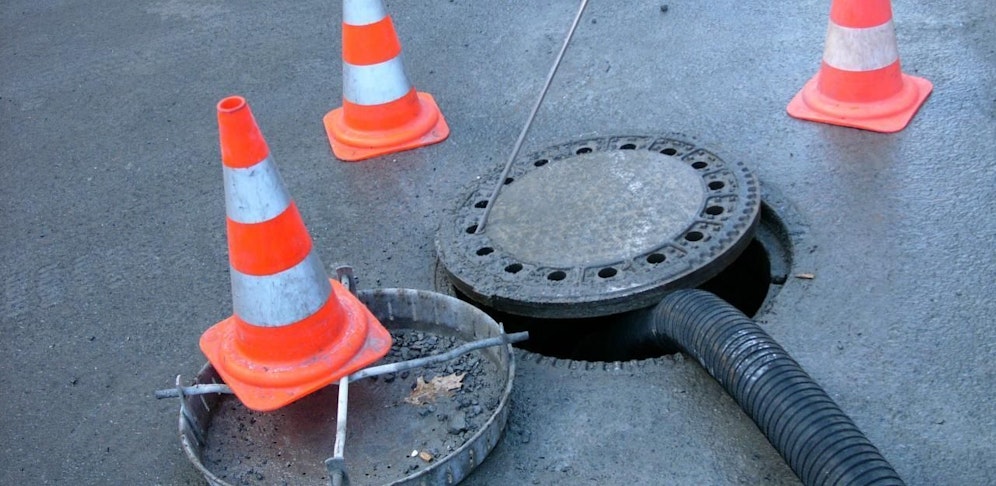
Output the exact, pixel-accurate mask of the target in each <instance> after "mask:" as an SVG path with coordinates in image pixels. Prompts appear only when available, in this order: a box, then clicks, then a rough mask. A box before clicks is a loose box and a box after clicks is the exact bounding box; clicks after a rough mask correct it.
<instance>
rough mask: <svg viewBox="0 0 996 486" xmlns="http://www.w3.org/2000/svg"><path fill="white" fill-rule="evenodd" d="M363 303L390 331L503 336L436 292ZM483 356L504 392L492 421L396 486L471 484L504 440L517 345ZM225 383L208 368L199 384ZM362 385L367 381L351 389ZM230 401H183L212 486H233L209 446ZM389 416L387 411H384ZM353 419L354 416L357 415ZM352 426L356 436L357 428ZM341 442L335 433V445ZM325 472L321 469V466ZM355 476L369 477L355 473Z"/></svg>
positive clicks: (182, 421)
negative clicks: (207, 458)
mask: <svg viewBox="0 0 996 486" xmlns="http://www.w3.org/2000/svg"><path fill="white" fill-rule="evenodd" d="M357 297H358V298H359V299H360V301H361V302H363V304H364V305H366V306H367V307H368V308H369V309H370V311H371V312H372V313H373V314H374V315H375V316H376V317H377V318H378V319H379V320H380V321H381V323H382V324H383V325H384V327H385V328H387V329H388V330H390V331H396V330H403V329H414V330H421V331H427V332H435V333H439V334H443V335H451V336H457V337H459V338H460V339H462V340H465V341H474V340H479V339H486V338H490V337H496V336H500V335H501V334H502V332H503V331H502V329H501V326H500V325H499V324H498V323H496V322H495V321H494V320H493V319H491V318H490V317H488V315H487V314H485V313H484V312H482V311H480V310H478V309H477V308H475V307H473V306H472V305H470V304H467V303H465V302H462V301H460V300H458V299H456V298H453V297H450V296H446V295H442V294H438V293H435V292H429V291H423V290H410V289H376V290H361V291H359V292H358V293H357ZM480 352H481V353H482V354H483V356H484V357H485V358H486V359H487V360H489V361H491V362H493V363H494V364H495V365H496V366H497V369H498V371H499V381H500V382H499V383H498V386H499V387H500V389H501V392H500V399H499V401H498V405H497V406H496V407H495V408H494V410H492V411H490V416H489V417H488V418H487V420H486V421H485V422H484V423H483V424H482V425H481V427H480V428H479V429H478V430H477V431H476V432H475V433H474V434H473V435H472V436H470V437H469V438H467V440H466V441H465V442H464V443H463V445H462V446H460V447H458V448H457V449H455V450H453V451H452V452H448V453H446V455H440V456H438V457H436V458H434V459H433V461H432V462H431V463H429V464H427V465H426V466H425V467H422V468H420V469H419V470H418V471H417V472H415V473H412V474H410V475H408V476H405V477H402V478H400V479H398V480H396V481H394V482H391V483H389V484H392V485H416V484H417V485H437V484H439V485H442V484H455V483H457V482H459V481H460V480H462V479H463V478H465V477H466V476H467V475H468V474H470V472H471V471H472V470H473V469H474V468H475V467H476V466H477V465H478V464H480V463H481V462H482V461H483V460H484V458H485V457H487V455H488V454H489V453H490V452H491V450H492V449H493V448H494V446H495V445H496V444H497V443H498V440H499V439H500V438H501V434H502V432H503V430H504V428H505V423H506V421H507V420H508V407H509V396H510V394H511V392H512V381H513V378H514V377H515V360H514V356H513V354H512V347H511V345H504V346H496V347H491V348H485V349H481V350H480ZM220 382H221V378H220V377H219V376H218V374H217V372H216V371H215V370H214V368H213V367H212V366H211V365H210V364H208V365H205V366H204V368H202V369H201V371H200V373H198V375H197V378H196V379H195V380H194V384H202V383H220ZM360 383H362V380H361V381H359V382H356V383H355V384H354V385H351V386H350V390H351V392H352V389H353V387H355V386H358V385H359V384H360ZM225 397H226V395H219V394H208V395H197V396H184V397H182V398H181V412H180V418H179V430H180V441H181V444H182V447H183V451H184V453H186V455H187V458H188V459H189V460H190V462H191V463H193V464H194V466H195V467H196V468H197V469H198V471H200V473H201V474H202V475H203V476H204V478H205V479H206V480H207V481H208V483H209V484H211V485H212V486H229V483H228V482H226V481H224V480H223V479H222V478H220V477H218V475H216V474H215V473H213V472H212V471H211V470H209V469H208V468H207V467H206V466H205V465H204V460H203V457H204V454H203V453H204V450H203V449H204V445H205V437H207V433H208V427H210V425H211V419H212V416H213V414H214V413H215V412H216V411H217V410H218V407H219V406H220V405H221V402H222V399H223V398H225ZM384 410H387V409H384ZM351 415H352V413H351ZM354 424H355V422H352V421H351V422H350V427H351V428H353V429H354V430H355V427H357V425H354ZM334 436H335V431H334V430H329V436H328V440H329V444H331V443H332V440H333V438H334ZM349 457H350V446H349V442H348V441H347V443H346V459H347V461H348V460H349ZM318 466H319V467H322V466H321V464H319V465H318ZM349 473H350V474H351V475H357V474H363V471H349Z"/></svg>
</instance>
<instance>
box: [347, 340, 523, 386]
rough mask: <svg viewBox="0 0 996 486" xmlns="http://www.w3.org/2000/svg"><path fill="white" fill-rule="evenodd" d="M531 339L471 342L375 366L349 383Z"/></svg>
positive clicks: (354, 375) (356, 375) (351, 378)
mask: <svg viewBox="0 0 996 486" xmlns="http://www.w3.org/2000/svg"><path fill="white" fill-rule="evenodd" d="M526 339H529V333H528V332H525V331H523V332H517V333H513V334H502V335H501V336H498V337H493V338H488V339H481V340H479V341H474V342H470V343H467V344H464V345H462V346H459V347H456V348H453V349H451V350H449V351H447V352H445V353H442V354H436V355H432V356H426V357H425V358H417V359H410V360H408V361H399V362H397V363H391V364H386V365H380V366H374V367H372V368H366V369H362V370H360V371H357V372H356V373H353V374H351V375H349V381H350V382H353V381H356V380H362V379H363V378H369V377H371V376H377V375H384V374H387V373H397V372H399V371H405V370H410V369H412V368H419V367H422V366H428V365H431V364H435V363H442V362H444V361H449V360H452V359H456V358H458V357H459V356H460V355H463V354H467V353H469V352H471V351H473V350H475V349H481V348H487V347H491V346H500V345H502V344H509V343H517V342H519V341H525V340H526Z"/></svg>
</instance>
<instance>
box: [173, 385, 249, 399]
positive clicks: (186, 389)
mask: <svg viewBox="0 0 996 486" xmlns="http://www.w3.org/2000/svg"><path fill="white" fill-rule="evenodd" d="M181 391H182V393H183V395H207V394H209V393H226V394H231V393H232V389H231V388H229V387H228V385H226V384H224V383H204V384H200V385H192V386H177V387H176V388H167V389H165V390H156V392H155V396H156V398H160V399H161V398H177V397H181ZM181 398H182V397H181Z"/></svg>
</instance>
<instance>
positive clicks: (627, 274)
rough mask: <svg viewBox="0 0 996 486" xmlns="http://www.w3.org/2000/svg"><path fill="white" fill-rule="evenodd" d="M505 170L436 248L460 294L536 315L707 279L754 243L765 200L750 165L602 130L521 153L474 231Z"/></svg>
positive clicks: (613, 305)
mask: <svg viewBox="0 0 996 486" xmlns="http://www.w3.org/2000/svg"><path fill="white" fill-rule="evenodd" d="M498 177H500V175H499V173H498V172H497V171H496V172H494V173H492V174H491V175H490V176H489V177H485V178H483V179H482V181H481V182H480V183H479V184H477V185H475V186H474V187H473V188H471V189H470V190H469V194H467V195H466V196H465V197H463V198H462V199H461V200H460V203H459V205H458V206H457V207H456V208H455V209H454V210H453V212H452V213H451V214H449V215H447V218H446V220H445V221H444V222H443V223H442V225H441V227H440V231H439V235H438V237H437V240H436V251H437V253H438V255H439V259H440V261H441V263H442V265H443V267H444V269H445V271H446V273H447V275H448V276H449V278H450V280H451V282H452V283H453V285H454V286H455V287H456V288H457V290H459V291H460V292H462V293H464V294H466V295H467V296H468V297H470V298H471V299H473V300H474V301H477V302H479V303H481V304H483V305H487V306H490V307H493V308H495V309H497V310H500V311H504V312H509V313H512V314H518V315H525V316H533V317H553V318H575V317H593V316H601V315H608V314H614V313H618V312H623V311H628V310H633V309H638V308H641V307H646V306H649V305H653V304H654V303H656V301H658V300H659V299H660V297H661V296H662V295H663V294H664V293H665V292H667V291H668V290H670V289H674V288H684V287H695V286H697V285H699V284H701V283H703V282H705V281H706V280H708V279H709V278H711V277H712V276H714V275H715V274H717V273H718V272H719V271H720V270H722V269H723V268H724V267H725V266H726V265H727V264H729V263H730V262H731V261H733V260H734V259H735V258H736V257H737V256H738V255H739V254H740V253H741V252H742V251H743V249H744V248H745V247H746V246H747V244H748V243H749V241H750V238H751V237H752V236H753V232H754V229H755V226H756V225H757V221H758V214H759V209H760V202H761V197H760V190H759V187H758V182H757V179H756V177H755V176H754V175H753V173H751V171H750V170H749V169H748V168H747V167H746V166H745V165H744V164H743V163H741V162H735V161H728V160H724V159H722V158H720V157H719V156H718V155H716V154H714V153H712V152H710V151H709V150H707V149H705V148H702V147H699V146H697V145H696V144H695V143H694V142H691V141H688V140H687V139H685V138H683V137H680V136H663V137H649V136H620V137H608V138H595V139H590V140H581V141H576V142H571V143H566V144H563V145H557V146H554V147H550V148H548V149H545V150H541V151H539V152H537V153H534V154H531V155H529V156H528V157H526V158H525V159H520V160H517V161H516V164H515V165H514V166H513V167H512V170H511V171H510V172H509V174H508V177H507V178H506V179H505V181H504V183H505V185H504V186H503V187H502V190H501V193H500V194H499V196H498V198H497V199H496V200H495V201H494V202H493V204H494V207H493V208H492V210H491V214H490V215H489V217H488V221H487V224H486V226H485V231H484V232H482V233H481V234H476V230H477V224H478V222H479V221H480V218H481V215H482V214H483V213H484V210H485V208H486V207H487V205H488V197H489V196H490V193H491V191H492V189H493V187H494V185H495V184H496V183H497V179H498Z"/></svg>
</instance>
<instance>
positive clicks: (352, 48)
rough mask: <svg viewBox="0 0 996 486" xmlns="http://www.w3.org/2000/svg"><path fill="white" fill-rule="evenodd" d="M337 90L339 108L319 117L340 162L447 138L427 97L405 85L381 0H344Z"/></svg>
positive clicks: (397, 45)
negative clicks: (339, 93)
mask: <svg viewBox="0 0 996 486" xmlns="http://www.w3.org/2000/svg"><path fill="white" fill-rule="evenodd" d="M342 86H343V89H342V98H343V99H342V107H341V108H336V109H334V110H332V111H330V112H329V113H328V114H326V115H325V118H324V122H325V132H326V133H327V134H328V137H329V143H331V144H332V152H333V153H334V154H335V156H336V157H338V158H339V159H342V160H347V161H354V160H363V159H369V158H371V157H376V156H378V155H384V154H390V153H394V152H401V151H403V150H409V149H413V148H417V147H422V146H424V145H430V144H433V143H437V142H442V141H443V140H445V139H446V137H447V136H449V134H450V128H449V126H448V125H447V124H446V120H445V119H443V114H442V113H441V112H440V111H439V106H437V105H436V101H435V100H434V99H433V98H432V96H431V95H429V94H428V93H420V92H416V91H415V88H414V87H412V85H411V83H409V82H408V76H407V75H405V70H404V66H403V64H402V62H401V43H400V42H399V41H398V36H397V34H395V32H394V24H393V23H392V22H391V17H390V16H388V15H387V12H386V11H385V10H384V4H383V2H381V1H380V0H343V5H342Z"/></svg>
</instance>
